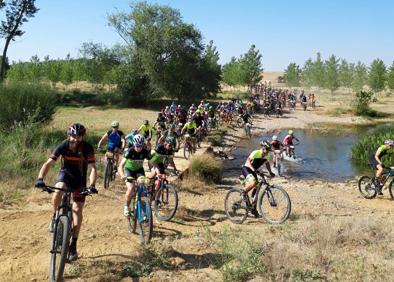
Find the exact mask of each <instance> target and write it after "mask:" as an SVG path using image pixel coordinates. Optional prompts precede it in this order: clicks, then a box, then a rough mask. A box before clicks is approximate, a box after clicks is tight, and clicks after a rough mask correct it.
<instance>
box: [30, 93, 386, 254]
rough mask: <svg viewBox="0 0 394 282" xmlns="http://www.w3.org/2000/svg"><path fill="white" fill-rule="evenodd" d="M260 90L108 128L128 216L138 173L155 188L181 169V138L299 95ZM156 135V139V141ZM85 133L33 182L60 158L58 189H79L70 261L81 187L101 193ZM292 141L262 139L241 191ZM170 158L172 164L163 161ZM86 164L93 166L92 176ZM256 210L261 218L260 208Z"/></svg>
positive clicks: (57, 196)
mask: <svg viewBox="0 0 394 282" xmlns="http://www.w3.org/2000/svg"><path fill="white" fill-rule="evenodd" d="M260 90H261V89H260ZM261 91H262V92H261V93H262V94H259V93H253V94H252V95H251V96H250V98H249V99H248V101H247V103H243V102H242V100H241V99H232V100H230V101H228V102H226V103H219V104H217V105H216V106H214V105H213V104H210V103H209V102H207V101H206V100H201V102H200V103H199V104H198V105H196V104H192V105H191V106H190V107H189V108H186V107H182V106H181V105H176V104H175V102H173V103H172V104H171V105H170V106H167V107H165V108H163V109H162V110H161V111H160V112H159V113H158V114H157V118H156V120H155V121H154V123H153V124H151V123H150V122H149V120H144V122H143V123H142V124H141V126H140V127H139V128H135V129H132V130H131V131H130V132H129V133H128V134H125V133H124V132H123V131H121V130H120V129H119V127H120V124H119V122H118V121H113V122H112V123H111V128H110V130H108V131H107V132H105V134H104V135H103V136H102V137H101V139H100V140H99V142H98V144H97V148H98V149H101V147H102V144H103V143H104V142H106V151H110V152H113V154H114V156H115V158H114V159H115V168H114V169H115V170H116V171H117V172H118V174H119V175H120V177H121V179H122V180H124V181H125V185H126V188H127V189H126V193H125V198H124V207H123V214H124V216H126V217H129V216H131V214H132V212H133V211H132V208H131V207H130V206H131V201H132V198H133V195H134V193H135V190H136V189H135V188H136V184H135V181H136V180H137V179H138V178H139V177H141V176H146V177H147V178H148V179H150V181H152V182H153V183H155V185H154V186H155V187H156V188H157V187H158V185H160V181H159V180H160V179H161V180H162V179H165V178H166V164H165V163H168V165H171V166H172V167H173V168H174V171H175V172H177V168H176V164H175V162H174V159H173V156H174V154H175V152H177V151H178V150H179V148H180V146H181V138H192V139H195V138H196V135H197V134H199V133H200V135H201V136H204V134H207V132H208V130H209V129H210V128H211V127H214V126H215V125H216V124H217V123H219V122H225V121H226V120H227V119H229V116H232V115H239V116H241V117H242V119H243V120H244V122H245V123H246V122H248V120H249V118H250V117H251V115H252V113H253V112H255V111H258V110H261V107H262V106H264V105H265V104H266V103H274V104H275V103H280V104H282V105H283V106H284V105H286V103H288V102H289V101H290V103H292V101H293V99H297V98H296V97H297V96H296V95H297V92H296V91H295V90H294V91H290V90H283V89H270V88H263V89H262V90H261ZM303 97H306V96H305V94H304V93H303V91H302V92H301V93H300V99H301V101H303V99H304V98H303ZM313 99H315V98H313ZM154 133H155V135H156V138H155V143H154V145H153V144H152V141H153V137H154ZM85 135H86V128H85V127H84V126H83V125H82V124H80V123H74V124H72V125H71V126H70V127H69V128H68V130H67V139H66V140H64V141H63V142H62V143H61V144H59V145H58V146H57V147H56V148H55V149H54V151H53V153H52V155H51V156H50V158H49V159H48V160H47V161H46V162H45V163H44V164H43V166H42V168H41V169H40V171H39V174H38V178H37V180H36V183H35V186H36V187H38V188H44V187H46V184H45V182H44V179H45V177H46V175H47V174H48V171H49V170H50V168H51V167H52V166H53V165H54V163H55V162H56V161H57V160H58V159H59V158H60V157H61V159H62V164H61V169H60V171H59V174H58V177H57V180H56V187H58V188H60V189H64V188H65V187H67V188H68V189H72V190H73V191H75V192H73V193H72V198H73V221H74V222H73V229H72V239H71V245H70V249H69V260H71V261H72V260H76V259H77V258H78V254H77V240H78V236H79V231H80V228H81V223H82V217H83V216H82V212H83V207H84V203H85V196H83V195H81V193H80V192H79V191H80V189H81V187H85V186H86V184H87V183H88V184H89V185H87V187H88V189H89V191H90V192H91V193H97V189H96V188H95V184H96V179H97V169H96V158H95V152H94V151H95V150H94V147H93V146H92V145H91V144H89V143H88V142H86V141H85V140H84V136H85ZM294 140H295V141H297V142H299V140H298V139H297V138H296V137H295V136H294V132H293V131H292V130H289V131H288V135H287V136H286V137H285V138H284V140H283V141H282V142H281V141H279V140H278V136H276V135H274V136H273V137H272V140H263V141H262V142H261V143H260V146H261V147H260V149H258V150H255V151H253V152H251V154H250V155H249V156H248V158H247V160H246V162H245V164H244V165H243V166H242V168H241V172H242V174H243V176H244V177H245V179H246V181H245V186H244V188H243V190H242V193H243V195H247V194H248V193H249V192H250V191H252V190H254V188H255V187H256V185H257V182H258V179H257V175H256V170H258V169H259V168H260V167H261V166H263V165H265V167H266V169H267V170H268V173H269V175H270V176H271V177H273V176H275V175H274V173H273V172H272V170H271V166H270V163H269V160H270V152H272V155H273V158H274V164H275V163H276V162H275V157H277V156H278V154H281V153H282V152H287V153H289V152H288V150H289V148H290V146H292V145H293V141H294ZM152 145H153V146H152ZM152 147H153V149H152ZM393 147H394V142H393V141H392V140H387V141H386V142H385V143H384V145H382V146H380V147H379V148H378V149H377V151H376V153H375V154H374V156H373V158H371V161H372V162H373V163H374V165H375V168H376V169H377V172H376V177H377V179H378V180H379V178H380V177H381V175H382V172H383V165H382V157H384V156H386V155H388V154H389V150H392V149H393ZM166 159H167V160H168V162H165V160H166ZM145 161H147V162H148V167H149V171H148V173H147V174H146V173H145V169H144V162H145ZM88 168H91V170H90V174H89V175H88ZM380 193H381V192H380ZM61 197H62V193H61V192H60V191H57V192H55V193H54V194H53V196H52V205H53V209H54V215H55V212H56V210H57V208H58V206H59V204H60V200H61ZM254 214H255V216H258V213H257V211H255V213H254ZM53 218H54V217H53ZM53 221H54V219H52V220H51V223H50V228H49V229H50V230H52V228H53V224H54V222H53Z"/></svg>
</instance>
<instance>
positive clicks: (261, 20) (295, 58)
mask: <svg viewBox="0 0 394 282" xmlns="http://www.w3.org/2000/svg"><path fill="white" fill-rule="evenodd" d="M148 2H151V3H159V4H166V5H169V6H171V7H173V8H176V9H179V10H180V12H181V14H182V15H183V19H184V21H185V22H188V23H193V24H194V25H195V26H196V27H197V28H198V29H199V30H200V31H201V33H202V34H203V36H204V41H205V42H208V41H209V40H213V41H214V43H215V45H216V46H217V48H218V50H219V52H220V55H221V63H225V62H227V61H228V60H229V59H230V58H231V57H232V56H236V57H238V56H239V55H240V54H242V53H244V52H246V51H247V49H248V48H249V47H250V45H251V44H255V45H256V46H257V48H258V49H259V50H260V51H261V53H262V54H263V67H264V69H265V70H271V71H274V70H279V71H281V70H283V69H284V68H285V67H286V66H287V65H288V63H289V62H296V63H298V64H301V65H302V64H303V63H304V62H305V60H306V59H308V58H309V57H311V56H312V57H314V56H315V54H316V52H318V51H320V52H321V53H322V55H323V57H324V58H327V57H328V56H329V55H331V54H335V55H337V56H340V57H344V58H346V59H348V60H349V61H357V60H361V61H363V62H365V63H367V64H369V63H370V62H371V61H372V60H373V59H375V58H377V57H379V58H381V59H382V60H383V61H384V62H385V63H386V65H391V63H392V61H393V60H394V36H393V31H394V17H393V15H394V1H378V0H375V1H373V0H358V1H355V0H342V1H340V0H330V1H328V0H327V1H318V0H314V1H313V0H309V1H308V0H294V1H291V0H280V1H272V0H271V1H262V0H260V1H259V0H243V1H241V0H239V1H236V0H227V1H225V0H158V1H148ZM36 3H37V6H38V7H39V8H40V11H39V12H38V14H37V15H36V17H35V18H33V19H31V20H30V22H28V23H26V24H25V27H24V30H26V34H25V35H23V37H22V38H18V39H17V40H16V41H15V42H13V43H12V45H11V46H10V49H9V53H8V56H9V58H10V59H11V60H27V59H29V58H30V57H31V56H32V55H35V54H37V55H38V56H39V57H41V58H42V57H44V56H45V55H50V56H51V57H55V58H57V57H65V56H66V54H67V53H70V54H71V55H72V56H76V55H77V54H78V49H79V47H80V46H81V44H82V43H83V42H87V41H94V42H102V43H104V44H106V45H108V46H111V45H113V44H115V43H116V42H121V39H120V38H119V37H118V36H117V34H116V33H115V31H114V30H113V29H112V28H110V27H109V26H108V25H107V14H109V13H112V12H115V11H116V9H119V10H126V11H127V10H129V3H130V1H129V0H67V1H66V0H37V1H36ZM1 16H2V17H3V15H1ZM0 44H1V45H0V47H1V48H2V47H3V46H2V45H3V44H4V41H3V40H1V39H0Z"/></svg>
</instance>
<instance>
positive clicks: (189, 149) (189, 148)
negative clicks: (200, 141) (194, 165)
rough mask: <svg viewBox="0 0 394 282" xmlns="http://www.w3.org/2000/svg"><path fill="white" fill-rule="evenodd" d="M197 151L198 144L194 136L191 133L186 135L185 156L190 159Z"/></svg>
mask: <svg viewBox="0 0 394 282" xmlns="http://www.w3.org/2000/svg"><path fill="white" fill-rule="evenodd" d="M195 152H196V145H195V141H194V138H193V137H192V136H190V135H189V134H186V135H185V144H184V146H183V156H184V157H185V159H186V160H187V159H189V158H190V157H191V156H192V155H193V154H194V153H195Z"/></svg>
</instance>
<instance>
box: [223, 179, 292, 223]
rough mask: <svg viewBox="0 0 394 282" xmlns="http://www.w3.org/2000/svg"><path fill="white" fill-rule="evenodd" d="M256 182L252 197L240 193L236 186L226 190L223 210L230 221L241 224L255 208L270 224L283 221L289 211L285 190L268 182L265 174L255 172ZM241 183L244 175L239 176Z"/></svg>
mask: <svg viewBox="0 0 394 282" xmlns="http://www.w3.org/2000/svg"><path fill="white" fill-rule="evenodd" d="M256 173H257V175H258V183H257V186H256V187H255V189H256V192H255V193H254V196H253V198H252V201H251V200H250V199H249V196H248V195H247V194H246V195H244V196H243V195H242V191H241V190H240V189H238V188H232V189H231V190H230V191H228V192H227V195H226V198H225V200H224V210H225V212H226V216H227V218H228V219H230V221H231V222H233V223H236V224H242V223H243V222H244V221H245V220H246V218H247V216H248V213H249V212H252V213H254V214H255V211H256V209H257V211H258V215H260V216H261V217H262V218H263V219H265V220H266V221H267V222H268V223H271V224H280V223H283V222H285V221H286V220H287V219H288V218H289V216H290V212H291V201H290V197H289V195H288V194H287V192H286V190H285V189H283V188H282V187H280V186H277V185H271V184H269V183H268V182H267V181H266V179H265V176H264V175H262V174H261V173H259V172H257V171H256ZM240 181H241V184H244V181H245V178H244V176H243V175H242V176H240Z"/></svg>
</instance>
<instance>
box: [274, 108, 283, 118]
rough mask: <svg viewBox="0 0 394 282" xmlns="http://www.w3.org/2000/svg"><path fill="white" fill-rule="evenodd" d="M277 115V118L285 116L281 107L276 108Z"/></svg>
mask: <svg viewBox="0 0 394 282" xmlns="http://www.w3.org/2000/svg"><path fill="white" fill-rule="evenodd" d="M275 114H276V117H277V118H279V117H281V116H283V112H282V108H281V107H276V108H275Z"/></svg>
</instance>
